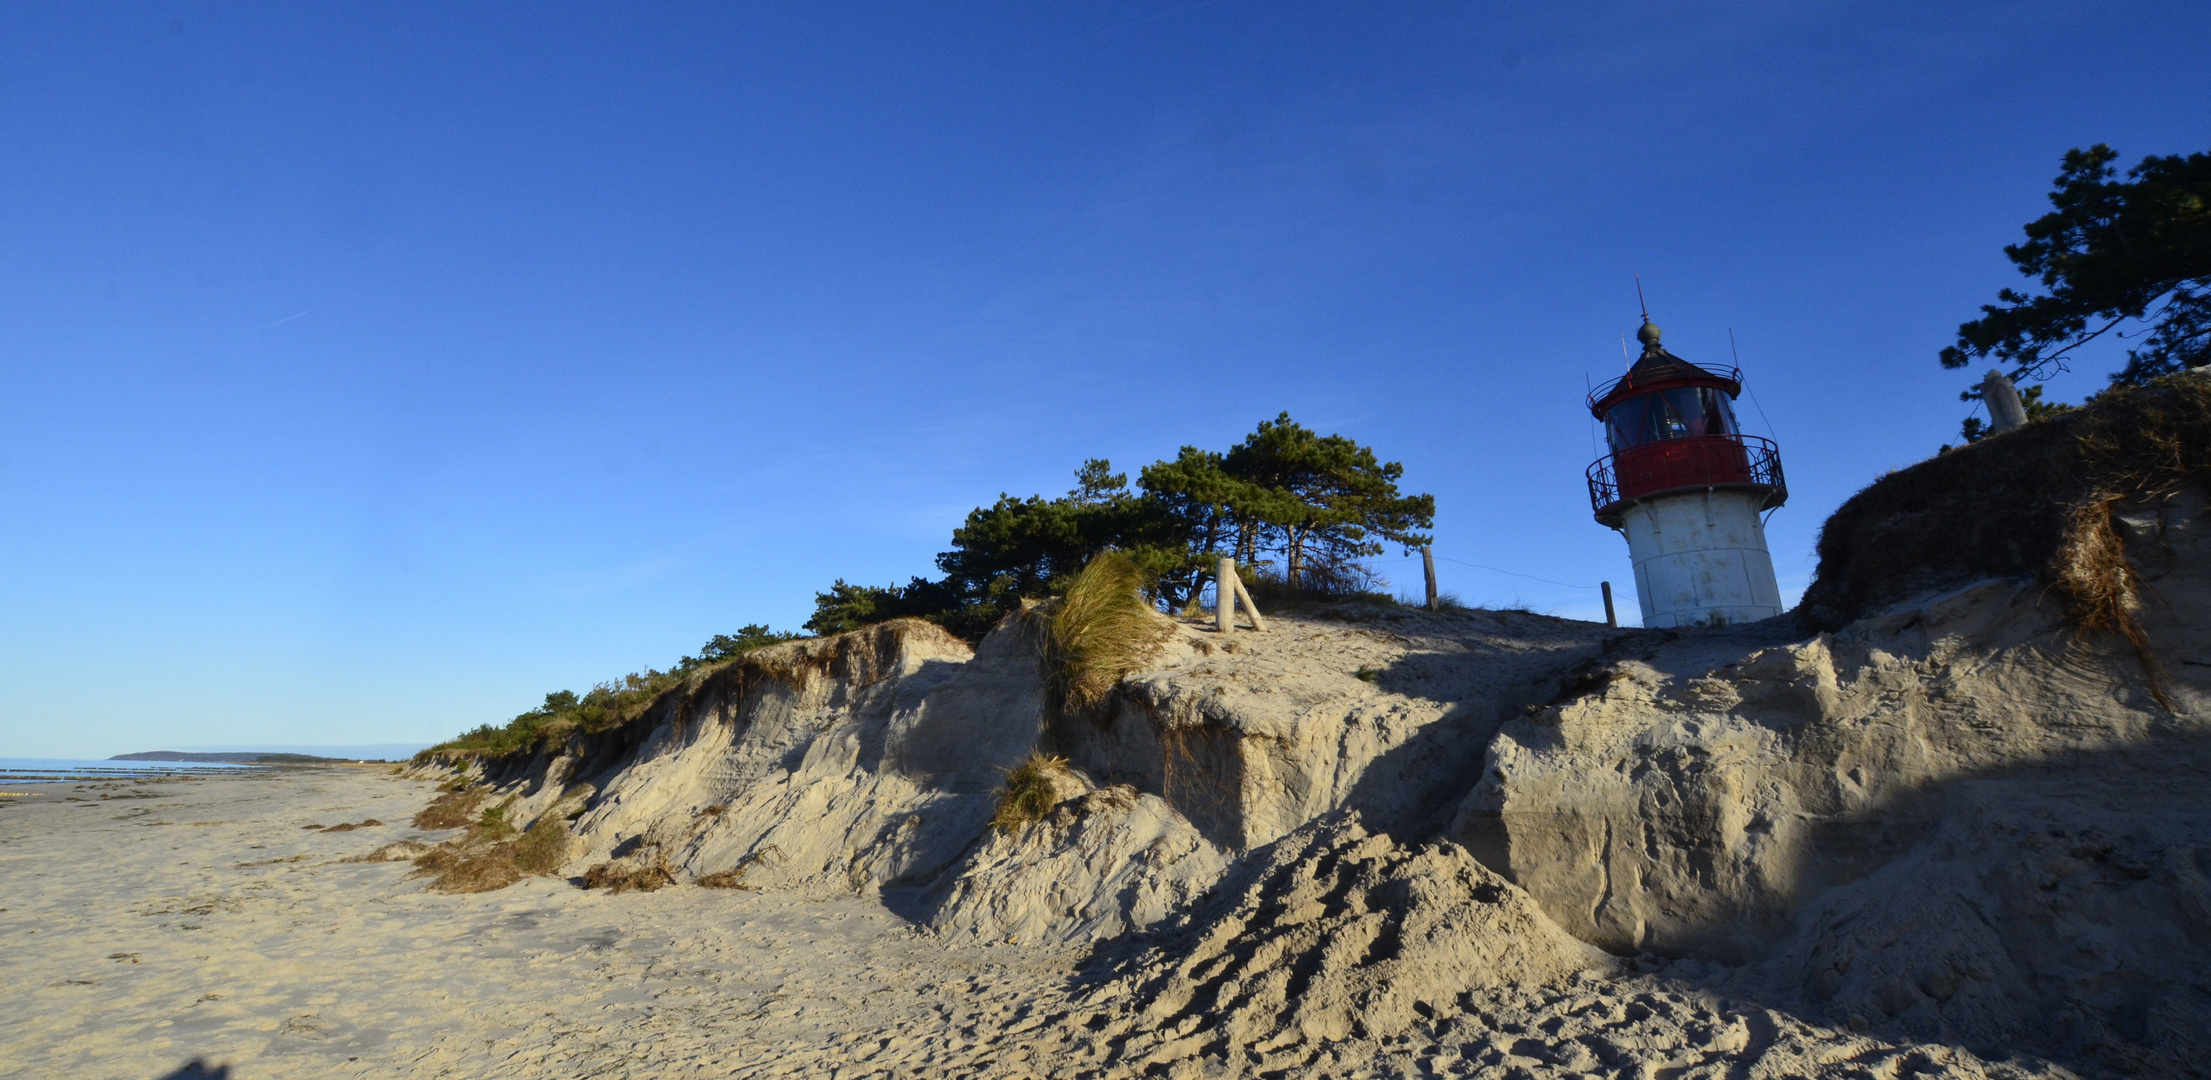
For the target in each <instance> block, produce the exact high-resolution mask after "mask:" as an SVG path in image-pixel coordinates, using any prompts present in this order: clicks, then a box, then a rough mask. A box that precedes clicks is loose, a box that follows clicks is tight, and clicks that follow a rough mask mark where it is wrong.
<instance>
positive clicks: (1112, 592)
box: [1044, 551, 1173, 713]
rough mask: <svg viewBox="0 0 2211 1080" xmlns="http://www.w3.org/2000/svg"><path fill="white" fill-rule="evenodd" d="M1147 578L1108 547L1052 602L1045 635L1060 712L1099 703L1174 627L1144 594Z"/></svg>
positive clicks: (1087, 709) (1088, 708)
mask: <svg viewBox="0 0 2211 1080" xmlns="http://www.w3.org/2000/svg"><path fill="white" fill-rule="evenodd" d="M1144 584H1145V580H1144V572H1143V570H1142V569H1140V568H1139V567H1138V566H1137V565H1136V561H1135V560H1134V559H1131V558H1130V557H1128V556H1127V555H1125V554H1123V553H1121V552H1118V551H1104V552H1100V553H1098V555H1097V556H1096V557H1094V558H1092V559H1091V560H1090V561H1089V562H1088V563H1087V564H1085V565H1084V566H1083V568H1082V570H1081V572H1079V573H1077V574H1076V575H1075V579H1074V582H1073V583H1072V584H1070V585H1069V586H1068V588H1067V594H1066V595H1064V596H1061V597H1059V598H1058V599H1056V600H1053V601H1051V602H1050V604H1049V606H1048V608H1047V610H1048V611H1049V616H1048V618H1049V621H1048V622H1047V624H1046V633H1045V634H1044V640H1045V643H1046V644H1045V648H1046V651H1047V652H1048V653H1049V660H1050V663H1051V668H1052V691H1053V695H1052V696H1053V699H1054V700H1055V701H1056V702H1057V703H1058V705H1059V708H1060V711H1061V712H1063V713H1087V712H1090V711H1092V710H1094V709H1096V708H1097V707H1098V706H1099V705H1100V704H1103V703H1104V701H1105V698H1106V695H1107V694H1109V693H1111V692H1112V691H1113V687H1114V686H1115V685H1116V684H1118V683H1119V682H1120V681H1121V679H1122V677H1123V676H1125V675H1127V674H1128V673H1129V672H1131V671H1134V670H1135V669H1137V668H1139V667H1141V666H1143V664H1144V662H1145V661H1146V660H1149V659H1150V658H1151V657H1152V656H1153V654H1155V653H1157V652H1158V651H1159V645H1160V642H1162V641H1164V640H1166V638H1167V635H1168V634H1170V633H1172V632H1173V630H1172V624H1171V623H1169V622H1168V621H1167V619H1166V618H1165V617H1164V616H1162V615H1160V614H1159V612H1158V611H1156V610H1154V609H1153V607H1152V604H1151V601H1149V600H1147V599H1145V597H1144V595H1143V592H1142V590H1143V588H1144Z"/></svg>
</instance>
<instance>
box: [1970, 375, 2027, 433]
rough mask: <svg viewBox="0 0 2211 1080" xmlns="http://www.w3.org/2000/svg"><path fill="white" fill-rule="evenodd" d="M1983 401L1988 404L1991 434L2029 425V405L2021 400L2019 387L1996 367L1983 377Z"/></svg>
mask: <svg viewBox="0 0 2211 1080" xmlns="http://www.w3.org/2000/svg"><path fill="white" fill-rule="evenodd" d="M1981 402H1982V403H1983V404H1985V405H1987V406H1988V431H1989V434H1991V435H2001V434H2003V433H2004V432H2007V431H2011V430H2014V429H2016V428H2022V427H2025V426H2027V406H2026V404H2025V403H2023V402H2021V401H2020V400H2019V388H2018V387H2017V386H2014V385H2012V381H2011V380H2010V379H2007V378H2005V377H2004V373H2003V372H2001V371H1998V370H1996V369H1995V368H1990V369H1988V375H1987V376H1986V377H1984V378H1982V379H1981Z"/></svg>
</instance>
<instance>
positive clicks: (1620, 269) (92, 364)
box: [0, 0, 2211, 758]
mask: <svg viewBox="0 0 2211 1080" xmlns="http://www.w3.org/2000/svg"><path fill="white" fill-rule="evenodd" d="M9 28H10V33H9V34H7V35H6V36H5V38H4V39H0V57H4V58H5V64H6V67H5V68H4V69H0V70H4V72H5V79H4V81H0V103H4V104H0V133H4V134H5V136H6V138H7V139H8V141H9V145H10V146H11V147H12V148H13V149H14V167H13V168H11V169H10V170H9V171H8V173H7V174H6V175H5V176H0V193H4V195H5V198H4V199H0V251H4V253H5V255H6V258H5V260H4V261H0V275H4V280H0V316H4V318H5V320H6V322H5V326H6V333H5V334H4V335H0V358H4V359H0V373H4V374H5V380H4V382H0V387H4V390H0V392H4V393H5V395H6V397H5V400H6V401H7V402H8V404H9V406H10V408H11V421H12V422H11V423H10V424H8V425H7V427H6V429H5V431H4V433H0V519H4V521H5V523H6V524H5V527H4V528H0V558H4V559H5V564H6V567H7V570H8V572H7V573H6V574H5V578H4V581H0V605H4V606H5V610H6V611H7V612H8V613H9V615H10V616H11V617H10V618H8V619H7V620H6V628H5V630H4V632H0V633H4V637H0V676H4V677H5V678H6V680H7V683H8V685H9V686H10V687H11V689H12V690H13V693H12V694H11V695H10V701H9V704H8V706H7V714H6V717H7V718H6V723H5V725H4V726H0V731H4V732H5V737H4V738H0V754H6V755H9V756H19V757H82V758H104V757H108V756H110V755H113V754H118V753H133V752H140V751H148V750H162V749H182V748H183V747H182V746H180V745H176V744H188V745H209V744H216V745H233V746H253V747H254V748H257V749H258V748H263V747H265V746H301V745H306V746H313V745H324V746H330V745H338V746H345V745H356V746H357V745H367V744H401V743H429V742H434V741H437V740H440V739H443V738H446V737H449V736H451V735H453V734H456V733H458V732H460V731H462V730H464V729H467V728H472V727H474V726H476V725H478V724H482V723H493V724H497V723H503V722H504V721H505V720H507V719H508V718H509V717H511V716H513V715H514V714H515V713H517V712H520V711H522V710H524V709H527V708H530V707H532V706H533V705H535V704H536V703H537V702H538V701H539V700H541V699H542V697H543V695H544V694H545V693H546V692H548V691H552V690H558V689H563V688H566V689H576V690H582V689H585V688H587V687H588V686H590V685H591V684H592V683H594V682H597V681H601V680H606V679H612V678H616V677H619V676H620V675H621V674H623V673H625V672H629V671H634V670H639V669H642V668H645V667H648V666H650V667H664V666H666V665H667V664H668V663H670V662H671V661H673V660H675V659H676V658H677V657H679V656H681V655H684V654H686V653H689V652H693V651H695V650H696V649H697V648H698V646H699V644H700V643H701V642H702V641H704V640H706V639H707V638H708V637H710V636H712V635H714V634H717V633H726V632H731V631H733V630H734V629H735V628H737V627H738V626H741V625H743V624H746V623H753V622H765V623H768V624H770V625H772V626H775V627H777V628H779V629H796V628H797V627H798V624H799V623H800V622H802V621H803V620H804V619H805V618H806V616H807V614H808V613H809V612H810V611H811V609H812V598H813V594H814V592H816V591H817V590H820V589H823V588H825V587H827V586H828V585H829V583H830V582H831V581H832V580H834V579H837V578H843V579H845V580H848V581H853V582H858V583H868V584H888V583H893V582H900V581H904V580H905V579H906V578H908V577H910V576H912V575H916V574H932V573H933V572H934V567H933V564H932V561H931V560H932V558H933V556H934V555H935V554H936V553H937V552H939V551H941V550H943V549H944V547H945V544H946V541H947V539H948V537H949V534H950V532H951V530H952V528H953V527H954V526H955V525H957V524H958V523H959V522H960V520H961V519H962V518H963V517H964V515H965V514H966V513H967V511H968V510H969V509H970V508H972V507H975V506H977V505H982V504H987V503H988V502H989V501H991V500H992V499H994V498H995V497H996V496H997V495H998V494H999V493H1001V492H1006V493H1011V494H1015V495H1026V494H1031V493H1039V494H1047V495H1053V494H1058V493H1061V492H1063V491H1065V490H1066V489H1067V488H1068V487H1069V486H1070V485H1071V483H1072V473H1073V470H1074V469H1075V467H1076V466H1077V465H1078V464H1079V463H1080V462H1081V461H1082V460H1083V459H1085V458H1088V457H1107V458H1110V459H1111V460H1112V461H1113V462H1114V464H1115V466H1116V467H1117V468H1120V469H1125V470H1127V471H1129V472H1131V473H1132V474H1133V473H1134V471H1135V469H1136V468H1138V467H1140V466H1141V465H1143V464H1145V463H1147V462H1150V461H1152V460H1155V459H1158V458H1162V457H1168V456H1172V455H1173V454H1174V453H1175V451H1176V449H1177V447H1179V446H1181V445H1184V444H1194V445H1199V446H1205V447H1211V448H1216V449H1219V448H1225V447H1226V446H1228V445H1229V444H1231V443H1233V442H1234V441H1236V440H1237V439H1239V438H1241V437H1242V436H1243V435H1244V434H1245V433H1246V432H1248V431H1250V430H1251V428H1252V427H1253V426H1254V425H1255V424H1256V423H1257V422H1258V421H1260V420H1262V419H1266V418H1270V417H1272V416H1274V415H1275V414H1276V413H1278V412H1280V411H1284V410H1287V411H1289V412H1290V413H1291V414H1292V415H1293V416H1294V417H1296V418H1297V419H1298V420H1299V421H1301V422H1303V423H1305V424H1307V425H1309V426H1312V427H1314V428H1317V429H1320V430H1323V431H1330V432H1339V433H1342V434H1345V435H1349V436H1352V437H1354V438H1356V439H1358V440H1359V441H1361V442H1362V443H1365V444H1367V445H1370V446H1372V447H1373V448H1374V449H1375V450H1376V452H1377V453H1379V454H1380V455H1382V457H1383V458H1385V459H1386V460H1393V461H1401V462H1403V463H1404V464H1405V467H1406V477H1405V486H1406V488H1407V489H1408V490H1411V491H1424V492H1430V493H1433V494H1434V495H1435V496H1436V498H1437V502H1438V515H1437V526H1436V534H1437V540H1436V552H1437V554H1438V556H1439V558H1440V559H1442V560H1443V561H1442V563H1441V568H1440V569H1441V571H1442V578H1443V580H1442V585H1443V588H1444V589H1446V590H1448V591H1451V592H1454V593H1456V594H1458V595H1459V596H1461V597H1462V598H1463V599H1465V600H1466V601H1468V602H1470V603H1489V604H1525V605H1527V606H1530V607H1533V608H1535V609H1537V610H1543V611H1549V612H1552V613H1554V614H1558V615H1562V616H1568V617H1576V618H1601V617H1602V614H1601V610H1602V609H1601V606H1600V604H1599V602H1598V599H1597V595H1596V593H1595V592H1594V591H1591V590H1587V589H1583V588H1578V587H1569V586H1592V585H1594V584H1595V583H1596V582H1598V581H1600V580H1610V581H1612V582H1613V584H1614V586H1615V588H1616V589H1617V590H1618V591H1619V594H1620V603H1621V607H1622V609H1623V611H1624V612H1626V613H1628V614H1629V615H1630V617H1631V618H1632V613H1633V611H1634V610H1635V600H1634V596H1633V590H1632V584H1623V582H1629V583H1631V582H1632V576H1631V575H1630V573H1629V570H1628V566H1627V554H1626V547H1625V544H1624V543H1623V542H1622V541H1621V539H1620V538H1619V537H1618V535H1617V534H1614V533H1612V532H1611V531H1610V530H1607V529H1605V528H1603V527H1601V526H1599V525H1597V524H1596V523H1594V522H1593V521H1592V520H1591V519H1590V514H1589V507H1588V503H1587V498H1586V495H1585V493H1584V489H1583V487H1582V470H1583V469H1584V467H1586V466H1587V465H1588V464H1589V462H1590V461H1591V460H1592V458H1593V457H1594V456H1595V454H1594V451H1593V449H1592V431H1591V422H1590V420H1589V417H1588V414H1587V412H1586V410H1585V408H1584V407H1583V401H1582V395H1583V393H1584V390H1585V387H1586V385H1587V381H1591V380H1594V381H1602V380H1604V379H1607V378H1610V377H1611V376H1612V375H1615V374H1617V373H1618V371H1619V370H1620V366H1621V365H1622V358H1621V351H1622V341H1623V339H1624V338H1625V337H1627V336H1631V335H1632V334H1633V333H1634V330H1635V327H1636V323H1637V306H1636V294H1635V277H1636V275H1640V276H1641V280H1642V282H1643V285H1644V288H1645V290H1646V292H1647V294H1648V297H1649V303H1650V309H1651V313H1652V317H1653V318H1654V320H1655V321H1656V322H1657V323H1658V324H1659V325H1660V326H1661V327H1663V328H1664V330H1665V339H1666V344H1667V345H1668V347H1669V348H1670V349H1672V350H1673V351H1674V352H1676V353H1678V354H1679V355H1681V356H1683V357H1685V358H1687V359H1689V360H1692V361H1696V362H1702V363H1716V364H1727V363H1732V362H1733V355H1734V350H1735V349H1737V348H1739V350H1740V362H1741V364H1742V367H1743V369H1744V372H1745V376H1746V381H1747V385H1748V388H1749V393H1748V394H1746V397H1745V401H1744V402H1743V405H1744V408H1743V409H1742V415H1743V417H1744V419H1745V421H1746V424H1747V426H1748V427H1749V429H1750V430H1751V431H1752V432H1753V433H1757V434H1766V433H1768V432H1769V431H1770V432H1771V434H1772V435H1773V436H1774V437H1775V438H1776V440H1777V441H1778V442H1779V444H1780V446H1781V452H1782V455H1783V460H1784V462H1785V465H1786V468H1787V472H1788V477H1789V482H1790V492H1791V497H1790V501H1789V504H1788V505H1787V506H1786V507H1785V508H1783V509H1782V510H1780V511H1779V512H1778V513H1777V514H1776V515H1775V516H1774V517H1773V519H1772V523H1771V526H1770V531H1771V541H1772V547H1773V553H1774V561H1775V564H1776V567H1777V569H1778V571H1779V573H1780V576H1781V581H1782V585H1783V590H1784V593H1785V594H1786V596H1787V597H1788V599H1790V600H1791V602H1793V601H1794V599H1795V597H1796V595H1797V594H1798V593H1800V592H1801V591H1802V589H1803V587H1804V586H1805V584H1806V583H1807V581H1808V580H1809V577H1810V574H1811V572H1812V568H1813V563H1812V558H1811V547H1812V543H1813V540H1814V537H1815V536H1816V533H1817V530H1818V527H1819V525H1820V522H1821V521H1822V520H1823V519H1824V518H1825V517H1826V515H1827V514H1828V513H1829V512H1831V511H1832V510H1833V509H1834V507H1835V506H1837V505H1838V504H1840V503H1841V502H1842V501H1843V500H1844V499H1846V498H1848V497H1849V495H1850V494H1852V493H1853V492H1855V491H1857V490H1858V489H1859V488H1861V487H1863V486H1864V485H1865V484H1866V483H1868V482H1870V481H1872V480H1873V479H1874V478H1875V477H1877V476H1879V475H1880V474H1882V473H1883V472H1885V471H1887V470H1890V469H1894V468H1897V467H1901V466H1904V465H1908V464H1910V463H1912V462H1914V461H1918V460H1921V459H1923V458H1925V457H1926V456H1928V455H1930V454H1932V453H1933V452H1934V451H1935V449H1936V447H1937V446H1939V445H1941V444H1943V443H1945V442H1953V443H1954V442H1956V441H1958V425H1959V422H1960V421H1961V420H1962V419H1963V418H1964V417H1965V416H1967V415H1969V414H1970V410H1969V408H1968V407H1967V406H1966V405H1964V404H1963V403H1961V402H1959V401H1958V399H1957V395H1958V392H1959V391H1961V390H1964V389H1966V388H1968V387H1969V386H1971V385H1972V384H1973V383H1974V382H1975V381H1976V380H1977V379H1978V377H1979V375H1980V371H1981V370H1983V368H1985V366H1986V365H1982V366H1977V367H1976V368H1974V369H1972V370H1969V371H1945V370H1943V369H1942V368H1940V367H1939V366H1938V364H1937V363H1936V360H1935V355H1936V352H1937V350H1939V349H1940V348H1941V347H1942V346H1944V345H1946V344H1949V343H1950V341H1951V339H1952V334H1953V332H1954V330H1955V328H1956V326H1957V325H1958V324H1959V323H1960V322H1962V321H1965V320H1966V319H1968V318H1971V317H1973V316H1974V315H1975V314H1976V313H1977V311H1978V308H1979V305H1981V304H1985V303H1990V302H1993V301H1994V299H1995V296H1996V292H1997V290H1998V289H2000V288H2004V287H2007V286H2009V287H2021V288H2025V287H2027V286H2029V285H2030V284H2031V283H2029V282H2026V281H2024V280H2023V279H2021V278H2019V277H2018V276H2017V274H2016V273H2015V272H2014V271H2013V270H2012V269H2011V266H2010V264H2009V262H2008V261H2007V260H2006V259H2005V258H2004V256H2003V253H2002V248H2003V246H2004V245H2006V244H2010V243H2014V242H2016V241H2017V240H2018V239H2019V238H2020V227H2021V226H2022V225H2023V224H2024V223H2026V222H2027V221H2029V220H2031V219H2033V218H2034V217H2037V216H2039V215H2040V214H2041V213H2043V212H2044V210H2045V209H2046V208H2047V206H2048V203H2047V201H2046V200H2045V198H2044V195H2045V193H2046V192H2047V190H2048V187H2049V183H2050V180H2051V178H2052V177H2053V176H2054V175H2055V174H2056V171H2057V168H2058V159H2059V156H2060V155H2061V154H2063V153H2064V152H2065V151H2066V150H2067V149H2070V148H2073V147H2083V146H2087V145H2090V144H2093V143H2098V142H2103V143H2109V144H2111V145H2113V146H2114V147H2116V148H2117V149H2118V150H2119V151H2120V153H2121V155H2122V158H2121V163H2122V164H2123V165H2131V164H2132V163H2133V162H2135V161H2138V160H2140V159H2141V158H2142V157H2143V156H2145V155H2148V154H2176V153H2191V152H2198V151H2202V150H2205V149H2207V148H2211V111H2207V110H2205V109H2204V108H2203V103H2204V102H2205V101H2207V100H2211V70H2207V69H2206V67H2205V65H2203V63H2202V60H2201V55H2200V54H2201V43H2202V42H2203V41H2205V40H2211V9H2195V8H2189V7H2174V6H2152V5H2147V4H2114V5H2085V4H2037V3H2003V4H1993V3H1992V4H1968V5H1940V6H1934V7H1929V6H1926V5H1905V4H1880V5H1873V6H1865V5H1853V6H1849V7H1844V6H1842V5H1791V6H1788V7H1786V8H1781V9H1777V8H1773V7H1770V6H1759V5H1748V4H1735V5H1723V6H1717V7H1715V6H1699V7H1696V8H1693V9H1692V8H1686V7H1682V8H1664V9H1656V8H1650V7H1648V6H1630V5H1601V6H1592V7H1588V8H1584V9H1579V10H1577V11H1575V12H1574V13H1571V14H1568V13H1564V12H1561V11H1554V10H1527V9H1523V8H1519V7H1508V6H1503V5H1497V6H1481V7H1469V6H1457V5H1396V6H1379V7H1371V8H1360V9H1350V8H1344V7H1337V6H1326V5H1308V4H1288V5H1260V4H1256V3H1252V2H1248V0H1216V2H1211V3H1188V2H1185V0H1177V2H1171V3H1128V4H1115V5H1104V6H1099V7H1094V8H1090V9H1084V10H1073V9H1047V8H1035V7H1030V6H1024V5H1012V4H978V5H968V6H962V7H959V8H956V9H955V8H935V7H930V8H921V7H910V6H897V5H833V6H822V5H809V6H798V5H791V6H774V7H770V6H761V7H745V8H741V9H739V8H730V7H720V6H707V5H689V6H671V7H660V8H652V9H636V10H605V9H597V8H590V7H583V6H566V7H557V8H556V7H546V6H531V7H522V6H513V7H505V8H491V7H483V8H469V9H465V10H462V9H453V8H450V7H445V6H438V5H426V4H396V5H378V6H370V5H351V6H343V5H341V6H329V7H317V8H313V9H306V8H295V7H286V6H278V5H268V6H249V7H214V6H198V5H177V6H163V7H161V8H158V9H152V8H144V7H135V6H128V5H115V6H91V5H35V6H27V7H21V8H17V9H14V10H13V11H12V12H11V15H10V18H9ZM1731 335H1732V342H1733V344H1732V345H1731ZM2121 351H2123V345H2114V346H2113V347H2110V348H2103V349H2100V350H2090V351H2089V352H2088V353H2087V355H2084V356H2083V357H2082V359H2081V361H2080V362H2079V363H2077V364H2075V365H2074V367H2075V370H2074V371H2073V372H2072V373H2071V374H2068V375H2064V376H2061V377H2059V378H2057V379H2056V380H2054V381H2053V382H2052V383H2051V385H2050V391H2049V392H2050V394H2051V396H2052V397H2054V398H2057V399H2061V400H2066V401H2078V400H2080V399H2081V398H2082V397H2083V396H2084V395H2086V394H2089V393H2093V392H2095V391H2096V390H2098V389H2101V388H2102V386H2103V385H2104V375H2105V373H2106V372H2108V371H2110V370H2113V369H2115V368H2116V366H2117V357H2118V355H2119V353H2120V352H2121ZM1379 565H1380V566H1381V568H1382V569H1383V570H1384V571H1385V572H1386V573H1388V574H1389V575H1390V576H1391V577H1392V579H1393V580H1394V581H1395V583H1396V585H1397V587H1398V588H1399V589H1401V590H1414V589H1417V588H1418V587H1419V583H1420V578H1419V570H1418V564H1417V561H1411V562H1408V561H1404V560H1400V559H1398V558H1397V555H1396V553H1395V552H1394V551H1393V552H1392V553H1391V554H1390V556H1388V557H1386V558H1385V559H1383V560H1380V561H1379ZM1506 572H1509V573H1506ZM1513 575H1521V576H1513ZM1558 583H1564V585H1561V584H1558Z"/></svg>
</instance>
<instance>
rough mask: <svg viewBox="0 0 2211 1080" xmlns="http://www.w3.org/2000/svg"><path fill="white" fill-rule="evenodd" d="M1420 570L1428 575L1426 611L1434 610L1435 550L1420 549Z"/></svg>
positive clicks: (1429, 548)
mask: <svg viewBox="0 0 2211 1080" xmlns="http://www.w3.org/2000/svg"><path fill="white" fill-rule="evenodd" d="M1420 569H1421V570H1422V571H1423V572H1425V573H1426V574H1427V575H1428V610H1430V611H1435V610H1436V549H1435V548H1434V547H1422V548H1421V549H1420Z"/></svg>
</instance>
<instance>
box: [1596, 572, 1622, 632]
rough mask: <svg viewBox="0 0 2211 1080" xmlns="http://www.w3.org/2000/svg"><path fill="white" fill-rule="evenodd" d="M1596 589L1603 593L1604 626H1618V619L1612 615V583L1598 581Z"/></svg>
mask: <svg viewBox="0 0 2211 1080" xmlns="http://www.w3.org/2000/svg"><path fill="white" fill-rule="evenodd" d="M1597 587H1598V588H1600V589H1603V590H1604V593H1605V625H1606V626H1618V625H1620V617H1619V616H1618V615H1615V614H1613V612H1612V583H1611V582H1609V581H1600V582H1598V583H1597Z"/></svg>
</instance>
